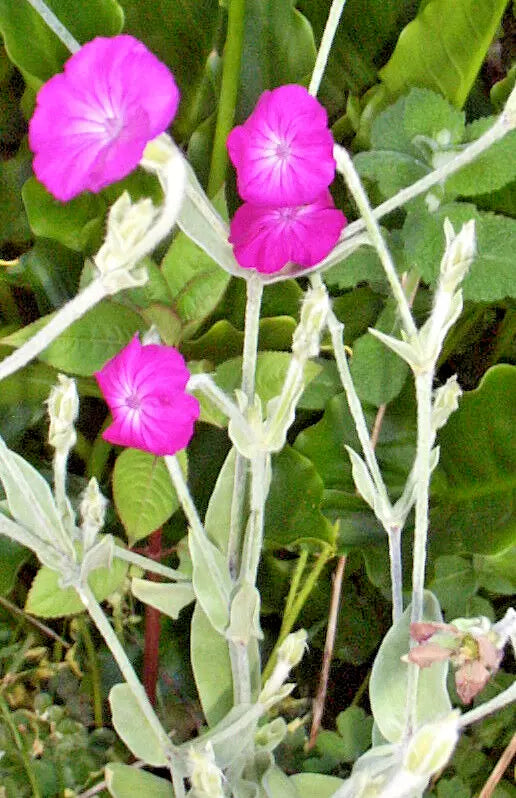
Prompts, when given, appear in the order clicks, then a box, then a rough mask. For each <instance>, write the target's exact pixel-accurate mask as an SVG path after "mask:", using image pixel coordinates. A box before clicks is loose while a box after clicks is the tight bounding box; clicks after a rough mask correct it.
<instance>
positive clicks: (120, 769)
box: [105, 762, 174, 798]
mask: <svg viewBox="0 0 516 798" xmlns="http://www.w3.org/2000/svg"><path fill="white" fill-rule="evenodd" d="M105 776H106V784H107V788H108V790H109V792H110V793H111V795H112V796H114V798H135V796H136V795H140V796H142V798H143V796H146V798H174V790H173V789H172V785H171V783H170V782H169V781H166V779H161V778H159V776H154V775H153V774H152V773H147V772H146V771H145V770H140V769H139V768H135V767H130V765H124V764H122V762H110V763H109V764H108V765H106V769H105Z"/></svg>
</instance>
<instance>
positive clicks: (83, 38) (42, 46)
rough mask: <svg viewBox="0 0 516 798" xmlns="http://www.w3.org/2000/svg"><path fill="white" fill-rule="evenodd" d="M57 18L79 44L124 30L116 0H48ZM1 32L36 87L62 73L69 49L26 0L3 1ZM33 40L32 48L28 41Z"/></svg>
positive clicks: (1, 5)
mask: <svg viewBox="0 0 516 798" xmlns="http://www.w3.org/2000/svg"><path fill="white" fill-rule="evenodd" d="M46 3H47V5H48V6H49V8H51V9H52V11H53V12H54V14H55V15H56V16H57V18H58V19H59V20H60V22H62V24H63V25H64V26H65V27H66V28H67V29H68V30H69V31H70V33H71V34H72V35H73V36H74V37H75V39H77V41H78V42H79V43H80V44H85V43H86V42H88V41H89V40H90V39H93V38H94V37H95V36H115V35H116V34H117V33H120V31H121V30H122V24H123V19H124V16H123V12H122V9H121V8H120V6H119V4H118V3H117V2H115V0H91V2H88V3H81V4H79V5H78V4H77V3H75V2H72V0H46ZM0 32H1V33H2V35H3V37H4V41H5V48H6V50H7V53H8V55H9V58H10V59H11V60H12V61H13V62H14V63H15V64H16V66H17V67H18V68H19V69H20V70H21V72H23V74H24V75H25V76H26V77H27V78H28V80H29V83H30V85H31V86H32V87H33V88H38V87H39V84H40V82H41V81H45V80H48V78H50V77H52V75H54V74H55V73H56V72H60V71H61V68H62V65H63V63H64V62H65V61H66V60H67V59H68V58H69V57H70V53H69V52H68V50H67V48H66V47H65V46H64V44H62V43H61V42H60V40H59V39H58V38H57V36H56V35H55V34H54V33H53V32H52V31H51V30H50V28H49V27H48V26H47V25H46V23H45V22H44V21H43V20H42V19H41V17H40V16H39V14H38V13H37V11H35V10H34V9H33V8H32V6H31V5H30V4H29V3H28V2H27V0H20V1H19V2H15V3H13V2H11V0H0ZM28 42H30V47H28V46H27V43H28Z"/></svg>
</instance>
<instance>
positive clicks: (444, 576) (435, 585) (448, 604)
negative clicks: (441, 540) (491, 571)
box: [429, 554, 478, 620]
mask: <svg viewBox="0 0 516 798" xmlns="http://www.w3.org/2000/svg"><path fill="white" fill-rule="evenodd" d="M477 587H478V582H477V579H476V575H475V572H474V570H473V566H472V564H471V561H470V560H466V559H465V558H464V557H459V556H457V555H456V554H450V555H443V556H442V557H438V558H437V560H436V562H435V573H434V578H433V579H432V581H431V582H430V584H429V588H430V590H431V591H432V593H434V595H435V596H437V599H438V601H439V603H440V605H441V607H442V608H443V610H444V611H445V613H446V617H447V618H448V619H449V620H451V619H452V618H458V617H459V616H461V617H462V616H464V615H466V614H467V604H468V600H469V599H470V598H471V597H472V596H473V595H474V594H475V593H476V591H477Z"/></svg>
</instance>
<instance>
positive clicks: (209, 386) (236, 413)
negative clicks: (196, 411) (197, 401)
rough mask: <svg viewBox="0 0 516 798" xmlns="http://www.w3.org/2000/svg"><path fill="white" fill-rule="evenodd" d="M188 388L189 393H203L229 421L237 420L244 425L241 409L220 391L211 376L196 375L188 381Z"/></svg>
mask: <svg viewBox="0 0 516 798" xmlns="http://www.w3.org/2000/svg"><path fill="white" fill-rule="evenodd" d="M186 387H187V390H188V392H189V393H191V392H193V391H201V392H202V393H203V394H204V395H205V396H206V397H207V398H208V399H209V400H210V401H211V402H213V404H214V405H215V406H216V407H217V408H218V409H219V410H221V411H222V412H223V413H224V415H225V416H226V417H227V418H228V419H230V420H232V419H235V420H238V421H239V422H240V423H243V418H242V413H241V412H240V409H239V408H238V407H237V405H236V404H235V403H234V402H232V401H231V399H230V398H229V396H227V395H226V394H225V393H224V391H221V390H220V388H219V387H218V385H216V384H215V383H214V382H213V379H212V378H211V377H210V375H209V374H194V375H193V376H192V377H190V379H189V380H188V385H187V386H186Z"/></svg>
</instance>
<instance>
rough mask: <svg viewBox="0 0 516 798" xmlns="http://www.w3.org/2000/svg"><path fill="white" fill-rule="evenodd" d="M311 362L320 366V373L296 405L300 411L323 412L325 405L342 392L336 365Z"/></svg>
mask: <svg viewBox="0 0 516 798" xmlns="http://www.w3.org/2000/svg"><path fill="white" fill-rule="evenodd" d="M312 362H315V363H316V364H317V365H318V366H320V368H321V371H320V372H319V374H318V375H317V376H316V377H315V378H314V379H313V380H312V381H311V382H309V383H308V385H307V386H306V388H305V390H304V391H303V393H302V394H301V398H300V400H299V402H298V404H297V406H298V408H299V409H300V410H324V408H325V407H326V403H327V402H328V401H329V400H330V399H332V398H333V397H334V396H335V395H336V394H338V393H341V391H342V385H341V382H340V377H339V372H338V369H337V365H336V363H335V362H334V361H333V360H323V358H318V359H317V360H316V361H312Z"/></svg>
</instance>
